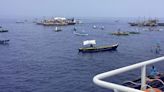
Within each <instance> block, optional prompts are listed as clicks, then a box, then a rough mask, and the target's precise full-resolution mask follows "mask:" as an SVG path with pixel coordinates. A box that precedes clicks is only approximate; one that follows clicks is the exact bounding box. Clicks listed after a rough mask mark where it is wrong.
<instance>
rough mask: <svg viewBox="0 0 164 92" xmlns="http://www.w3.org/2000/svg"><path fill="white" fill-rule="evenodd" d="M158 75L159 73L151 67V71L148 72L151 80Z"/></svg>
mask: <svg viewBox="0 0 164 92" xmlns="http://www.w3.org/2000/svg"><path fill="white" fill-rule="evenodd" d="M158 75H159V72H158V71H157V69H156V68H155V67H154V66H152V68H151V70H150V77H151V78H157V77H158Z"/></svg>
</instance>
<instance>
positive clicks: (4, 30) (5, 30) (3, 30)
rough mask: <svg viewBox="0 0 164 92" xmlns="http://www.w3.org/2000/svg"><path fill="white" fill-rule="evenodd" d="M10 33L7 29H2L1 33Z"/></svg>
mask: <svg viewBox="0 0 164 92" xmlns="http://www.w3.org/2000/svg"><path fill="white" fill-rule="evenodd" d="M4 32H8V30H7V29H0V33H4Z"/></svg>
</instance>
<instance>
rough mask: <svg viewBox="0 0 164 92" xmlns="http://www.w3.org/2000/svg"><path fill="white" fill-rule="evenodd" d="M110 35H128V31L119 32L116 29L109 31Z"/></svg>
mask: <svg viewBox="0 0 164 92" xmlns="http://www.w3.org/2000/svg"><path fill="white" fill-rule="evenodd" d="M111 35H117V36H128V35H129V33H128V32H120V31H118V32H113V33H111Z"/></svg>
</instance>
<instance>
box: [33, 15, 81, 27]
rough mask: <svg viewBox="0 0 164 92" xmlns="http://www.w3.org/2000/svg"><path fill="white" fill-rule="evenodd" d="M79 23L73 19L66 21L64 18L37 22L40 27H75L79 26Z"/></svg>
mask: <svg viewBox="0 0 164 92" xmlns="http://www.w3.org/2000/svg"><path fill="white" fill-rule="evenodd" d="M78 23H79V21H77V20H75V19H74V18H72V19H66V18H63V17H56V18H53V19H47V20H41V22H36V24H38V25H43V26H66V25H75V24H78Z"/></svg>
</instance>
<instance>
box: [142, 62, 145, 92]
mask: <svg viewBox="0 0 164 92" xmlns="http://www.w3.org/2000/svg"><path fill="white" fill-rule="evenodd" d="M145 89H146V65H144V66H143V67H142V68H141V90H145Z"/></svg>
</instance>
